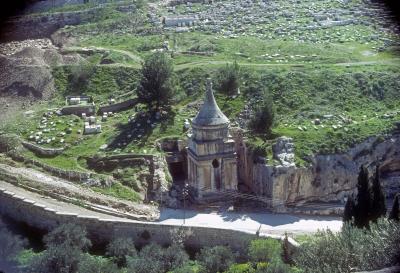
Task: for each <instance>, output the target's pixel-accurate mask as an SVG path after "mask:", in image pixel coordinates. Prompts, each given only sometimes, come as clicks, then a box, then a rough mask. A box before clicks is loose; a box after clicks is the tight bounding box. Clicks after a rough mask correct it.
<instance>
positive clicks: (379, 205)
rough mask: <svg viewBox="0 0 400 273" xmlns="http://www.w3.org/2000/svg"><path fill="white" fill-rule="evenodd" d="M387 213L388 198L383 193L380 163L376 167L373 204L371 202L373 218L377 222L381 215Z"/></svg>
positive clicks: (373, 183)
mask: <svg viewBox="0 0 400 273" xmlns="http://www.w3.org/2000/svg"><path fill="white" fill-rule="evenodd" d="M385 215H386V198H385V194H384V193H383V190H382V186H381V182H380V174H379V165H378V166H377V167H376V170H375V176H374V179H373V182H372V204H371V220H372V221H374V222H376V220H378V218H379V217H382V216H385Z"/></svg>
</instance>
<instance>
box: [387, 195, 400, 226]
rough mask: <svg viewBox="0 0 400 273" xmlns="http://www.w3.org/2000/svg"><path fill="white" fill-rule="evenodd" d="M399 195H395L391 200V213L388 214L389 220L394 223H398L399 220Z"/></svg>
mask: <svg viewBox="0 0 400 273" xmlns="http://www.w3.org/2000/svg"><path fill="white" fill-rule="evenodd" d="M399 199H400V194H399V193H398V194H396V197H395V198H394V200H393V207H392V211H391V212H390V215H389V219H390V220H394V221H399V220H400V215H399V212H400V208H399V202H400V200H399Z"/></svg>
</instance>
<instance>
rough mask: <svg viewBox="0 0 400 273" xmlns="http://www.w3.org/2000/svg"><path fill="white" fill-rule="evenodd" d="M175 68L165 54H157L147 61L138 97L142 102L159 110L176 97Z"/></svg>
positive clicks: (142, 70) (142, 71) (142, 72)
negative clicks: (173, 75)
mask: <svg viewBox="0 0 400 273" xmlns="http://www.w3.org/2000/svg"><path fill="white" fill-rule="evenodd" d="M172 74H173V66H172V63H171V60H170V59H169V58H168V57H167V56H166V55H165V54H164V53H155V54H153V55H150V56H149V57H147V58H146V59H145V62H144V63H143V67H142V69H141V79H140V82H139V85H138V89H137V95H138V98H139V100H140V101H141V102H143V103H146V104H147V105H149V106H150V107H149V108H150V109H151V106H153V105H155V107H156V108H159V107H160V106H161V105H164V106H165V105H168V104H169V103H170V102H171V100H172V98H173V97H174V88H173V83H172Z"/></svg>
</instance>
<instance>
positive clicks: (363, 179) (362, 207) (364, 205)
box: [354, 165, 371, 228]
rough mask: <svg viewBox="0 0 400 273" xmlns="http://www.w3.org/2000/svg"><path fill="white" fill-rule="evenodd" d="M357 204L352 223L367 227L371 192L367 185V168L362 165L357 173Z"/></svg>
mask: <svg viewBox="0 0 400 273" xmlns="http://www.w3.org/2000/svg"><path fill="white" fill-rule="evenodd" d="M357 190H358V193H357V204H356V207H355V208H356V210H355V217H354V224H355V225H356V226H357V227H358V228H364V227H369V225H368V223H369V220H370V208H371V192H370V187H369V179H368V169H367V168H366V167H365V166H364V165H363V166H361V168H360V173H359V174H358V183H357Z"/></svg>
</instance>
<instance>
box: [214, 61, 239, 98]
mask: <svg viewBox="0 0 400 273" xmlns="http://www.w3.org/2000/svg"><path fill="white" fill-rule="evenodd" d="M217 79H218V81H217V83H218V86H217V90H218V91H220V92H221V93H223V94H225V95H227V96H233V95H236V94H237V93H238V91H239V87H240V68H239V65H238V63H237V62H234V63H233V64H232V65H231V64H227V65H226V66H225V67H223V68H221V69H220V70H219V71H218V76H217Z"/></svg>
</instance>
